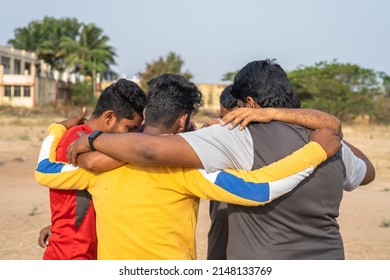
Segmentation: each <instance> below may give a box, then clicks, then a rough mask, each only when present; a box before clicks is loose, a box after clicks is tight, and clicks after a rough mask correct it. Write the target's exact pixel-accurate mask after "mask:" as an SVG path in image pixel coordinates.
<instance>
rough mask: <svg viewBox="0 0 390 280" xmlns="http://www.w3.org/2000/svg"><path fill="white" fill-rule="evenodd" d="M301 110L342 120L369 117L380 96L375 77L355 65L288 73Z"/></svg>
mask: <svg viewBox="0 0 390 280" xmlns="http://www.w3.org/2000/svg"><path fill="white" fill-rule="evenodd" d="M288 77H289V79H290V82H291V84H292V85H293V88H294V89H295V91H296V92H297V94H298V96H299V97H300V99H301V101H302V106H303V107H309V108H316V109H319V110H323V111H325V112H328V113H331V114H334V115H335V116H337V117H338V118H340V119H342V120H349V119H351V118H353V117H355V116H358V115H364V114H368V113H369V112H372V111H373V109H374V107H375V101H374V97H375V96H377V95H378V94H379V81H378V73H376V72H375V71H373V70H371V69H365V68H362V67H360V66H358V65H355V64H349V63H346V64H343V63H338V62H337V61H336V60H333V61H331V62H326V61H322V62H318V63H315V65H314V66H307V67H302V66H301V67H298V69H297V70H294V71H291V72H289V73H288Z"/></svg>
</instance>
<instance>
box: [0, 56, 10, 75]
mask: <svg viewBox="0 0 390 280" xmlns="http://www.w3.org/2000/svg"><path fill="white" fill-rule="evenodd" d="M0 64H3V66H4V74H10V72H11V66H10V59H9V57H6V56H2V57H1V60H0Z"/></svg>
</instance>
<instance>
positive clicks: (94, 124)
mask: <svg viewBox="0 0 390 280" xmlns="http://www.w3.org/2000/svg"><path fill="white" fill-rule="evenodd" d="M85 124H86V125H88V126H89V127H90V128H91V129H92V130H93V131H95V130H101V131H103V130H104V127H103V126H102V125H100V122H99V119H95V118H93V117H91V118H90V119H89V120H87V121H86V122H85Z"/></svg>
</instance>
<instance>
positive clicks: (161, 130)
mask: <svg viewBox="0 0 390 280" xmlns="http://www.w3.org/2000/svg"><path fill="white" fill-rule="evenodd" d="M143 132H144V133H147V134H152V135H160V134H171V133H173V132H172V129H166V128H165V127H158V126H152V125H147V126H145V128H144V131H143Z"/></svg>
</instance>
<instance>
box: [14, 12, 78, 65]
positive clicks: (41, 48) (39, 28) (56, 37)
mask: <svg viewBox="0 0 390 280" xmlns="http://www.w3.org/2000/svg"><path fill="white" fill-rule="evenodd" d="M80 26H81V24H80V23H79V22H78V21H77V20H76V19H75V18H61V19H56V18H53V17H44V19H43V20H42V21H41V20H34V21H32V22H30V23H29V24H28V26H27V27H21V28H17V29H15V37H14V38H13V39H10V40H9V41H8V43H9V44H11V45H12V46H13V47H15V48H17V49H22V50H26V51H32V52H35V53H36V54H37V55H38V57H39V58H40V59H43V60H44V61H45V62H46V63H48V64H49V65H50V66H51V67H52V68H53V69H55V70H58V71H60V72H61V71H63V70H64V69H65V68H66V65H65V64H64V53H63V49H62V48H61V46H60V42H61V39H62V38H64V37H69V38H76V37H77V35H78V32H79V29H80Z"/></svg>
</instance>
